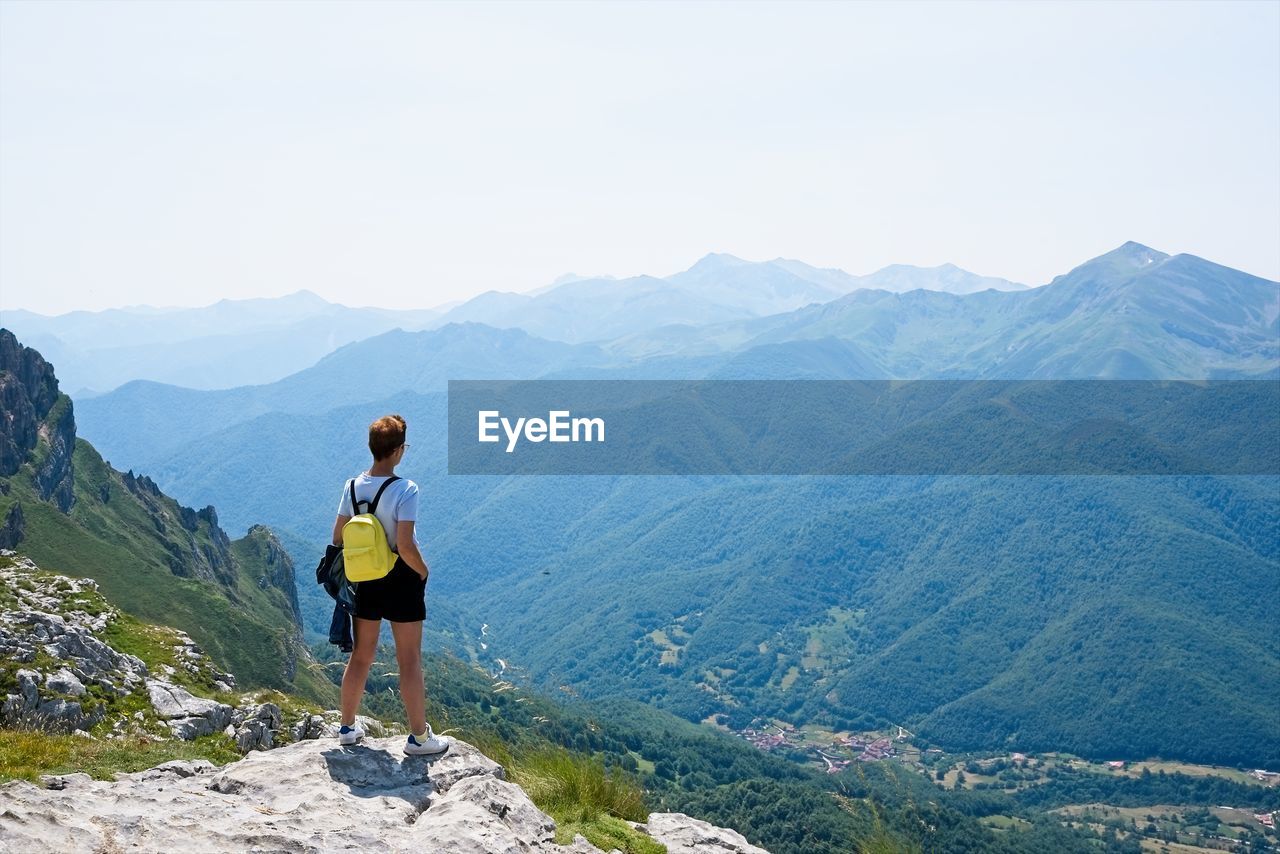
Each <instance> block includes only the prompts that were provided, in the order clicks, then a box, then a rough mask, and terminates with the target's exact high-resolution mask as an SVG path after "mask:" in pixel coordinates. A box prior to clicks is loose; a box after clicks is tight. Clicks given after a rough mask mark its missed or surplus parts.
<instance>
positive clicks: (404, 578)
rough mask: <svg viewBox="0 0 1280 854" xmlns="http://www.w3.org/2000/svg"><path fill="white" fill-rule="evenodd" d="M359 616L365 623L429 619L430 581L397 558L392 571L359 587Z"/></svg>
mask: <svg viewBox="0 0 1280 854" xmlns="http://www.w3.org/2000/svg"><path fill="white" fill-rule="evenodd" d="M356 616H357V617H359V618H360V619H362V620H388V621H390V622H392V623H416V622H419V621H421V620H425V619H426V618H427V580H426V579H425V578H423V577H422V576H420V575H418V573H416V572H414V571H413V569H412V568H411V567H410V566H409V564H407V563H405V562H404V558H400V557H397V558H396V565H395V566H393V567H392V568H391V572H389V573H387V574H386V575H384V576H383V577H382V578H375V579H373V580H372V581H361V582H360V583H359V584H357V585H356Z"/></svg>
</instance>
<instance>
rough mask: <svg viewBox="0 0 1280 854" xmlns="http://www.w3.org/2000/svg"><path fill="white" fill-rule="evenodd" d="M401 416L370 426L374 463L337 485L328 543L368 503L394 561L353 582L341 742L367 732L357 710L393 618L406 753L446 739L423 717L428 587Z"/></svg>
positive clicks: (338, 540)
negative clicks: (404, 472) (404, 469)
mask: <svg viewBox="0 0 1280 854" xmlns="http://www.w3.org/2000/svg"><path fill="white" fill-rule="evenodd" d="M405 429H406V425H405V421H404V419H403V418H401V417H400V416H399V415H386V416H383V417H382V418H379V419H378V420H377V421H375V422H373V423H372V424H370V425H369V450H370V451H371V452H372V453H373V465H371V466H370V467H369V470H368V471H365V472H362V473H361V474H359V475H357V476H356V477H354V478H352V479H350V480H348V481H347V482H346V484H344V485H343V487H342V499H341V500H340V501H339V503H338V518H337V519H335V520H334V523H333V543H334V545H342V528H343V526H344V525H346V524H347V522H348V521H349V520H350V519H351V517H352V516H355V515H356V514H357V513H358V512H361V511H359V509H358V508H357V506H356V505H366V509H365V510H364V511H363V512H366V513H369V512H372V513H373V515H374V516H376V517H377V519H378V522H379V523H381V525H382V529H383V531H385V532H386V537H387V544H388V545H390V546H391V551H392V552H394V553H395V554H396V561H395V566H393V567H392V569H391V572H390V573H388V574H387V575H385V576H383V577H382V578H377V579H373V580H371V581H361V582H360V584H359V587H358V588H357V590H358V593H357V596H356V613H355V619H354V620H353V623H354V627H355V643H354V646H353V648H352V650H351V658H350V660H348V661H347V669H346V671H345V672H344V673H343V674H342V727H341V729H340V730H339V731H338V741H339V742H340V743H342V744H355V743H356V742H357V741H359V740H360V739H361V738H362V737H363V736H364V731H363V730H362V729H361V728H360V726H359V724H357V723H356V710H357V709H358V708H359V707H360V697H361V696H362V695H363V694H364V686H365V681H366V680H367V679H368V678H369V668H370V667H372V666H373V657H374V653H375V652H376V651H377V647H378V635H379V633H380V631H381V629H382V620H386V621H387V622H389V623H390V624H391V635H392V637H393V638H395V642H396V663H397V664H398V665H399V669H400V697H401V699H402V700H403V701H404V710H405V714H406V716H407V717H408V719H409V727H410V730H411V735H410V736H409V737H408V739H407V740H406V741H405V745H404V752H405V753H408V754H411V755H421V754H428V753H441V752H443V751H445V750H447V749H448V747H449V745H448V742H446V741H445V740H444V739H442V738H440V737H438V736H436V735H434V734H433V733H432V732H431V725H430V724H428V723H427V710H426V704H427V701H426V690H425V687H424V685H423V682H422V621H423V620H425V619H426V616H427V606H426V589H427V575H428V573H429V570H428V568H427V562H426V561H425V560H423V559H422V553H421V552H419V551H418V542H417V539H416V537H415V534H414V522H415V521H416V520H417V518H418V485H417V484H416V483H414V482H413V481H411V480H408V479H407V478H401V477H399V476H398V475H396V473H395V469H396V466H397V465H399V464H400V461H401V460H402V459H403V458H404V453H405V451H406V450H407V449H408V447H409V445H408V443H407V442H405V440H404V439H405Z"/></svg>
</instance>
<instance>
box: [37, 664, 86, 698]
mask: <svg viewBox="0 0 1280 854" xmlns="http://www.w3.org/2000/svg"><path fill="white" fill-rule="evenodd" d="M44 687H46V688H48V689H49V690H50V691H57V692H58V693H59V694H67V695H69V696H72V697H83V696H84V694H85V687H84V683H83V682H81V681H80V680H79V679H77V678H76V675H75V674H74V673H72V672H71V671H70V670H68V669H67V668H65V667H64V668H62V669H61V670H59V671H57V672H56V673H50V674H49V675H48V677H46V678H45V680H44Z"/></svg>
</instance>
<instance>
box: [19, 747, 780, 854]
mask: <svg viewBox="0 0 1280 854" xmlns="http://www.w3.org/2000/svg"><path fill="white" fill-rule="evenodd" d="M449 742H450V748H449V751H448V752H447V753H445V754H443V755H441V756H440V757H437V758H432V757H418V756H405V755H403V753H402V751H401V747H402V745H403V741H402V740H401V739H400V738H388V739H366V740H365V741H364V742H362V743H361V744H359V745H356V746H353V747H342V746H340V745H338V744H337V742H336V740H333V739H319V740H311V741H300V742H297V743H295V744H290V745H287V746H284V747H280V748H277V749H275V750H271V751H266V752H254V753H251V754H249V755H248V756H246V757H245V758H244V759H242V760H240V761H239V762H233V763H231V764H229V765H226V766H222V767H218V766H215V765H212V764H211V763H209V762H205V761H193V762H183V761H179V762H168V763H165V764H164V765H160V766H157V767H156V768H152V769H150V770H147V771H142V772H140V773H137V774H120V775H117V779H116V781H115V782H106V781H95V780H91V779H90V778H89V777H88V776H87V775H85V774H69V775H64V776H59V777H46V778H45V780H44V783H45V785H44V786H37V785H33V784H31V783H27V782H21V781H19V782H13V783H7V784H5V785H3V786H0V851H60V852H81V851H83V852H102V851H146V852H150V851H155V852H166V854H167V852H174V851H181V852H184V854H189V853H190V852H219V854H221V852H229V851H264V852H266V851H269V852H307V854H312V852H315V854H321V853H322V852H329V851H353V850H355V851H361V852H383V851H386V852H393V851H394V852H398V851H405V852H408V851H412V852H431V854H479V852H494V853H495V854H498V852H501V854H516V852H562V853H563V854H590V852H598V851H599V849H597V848H596V847H594V846H593V845H591V844H589V843H588V842H586V840H584V839H582V838H581V837H578V838H577V839H575V840H574V843H573V844H572V845H567V846H565V845H557V844H556V843H555V841H554V836H555V824H554V822H553V821H552V820H551V818H550V817H549V816H547V815H546V814H545V813H543V812H542V811H541V810H539V809H538V808H537V807H536V806H534V804H533V802H532V801H531V800H530V799H529V797H528V795H526V794H525V793H524V790H522V789H521V788H520V787H519V786H516V785H514V784H512V783H510V782H507V781H506V780H505V779H504V776H505V775H504V772H503V769H502V767H501V766H500V765H498V764H497V763H496V762H494V761H493V760H491V759H489V758H488V757H486V756H484V755H483V754H482V753H480V751H478V750H476V749H475V748H474V747H472V746H471V745H469V744H467V743H465V742H462V741H457V740H455V739H449ZM649 820H650V824H651V825H653V830H652V832H653V835H654V836H655V838H657V839H659V841H662V842H666V839H664V838H662V837H668V838H670V839H671V842H670V843H667V844H668V845H669V846H670V847H669V850H670V852H671V854H741V853H742V852H750V854H755V852H761V851H762V849H759V848H755V847H752V846H749V845H747V844H746V841H745V840H743V839H742V837H741V836H738V834H736V833H734V832H733V831H729V830H724V829H721V828H714V827H712V826H711V825H709V824H706V823H705V822H699V821H697V820H696V819H691V818H689V817H688V816H682V815H680V814H677V813H655V814H654V815H652V816H650V819H649ZM640 827H641V828H642V829H644V828H645V825H641V826H640ZM681 828H684V829H686V830H688V829H690V828H691V829H692V830H691V831H690V833H692V835H688V834H686V835H684V836H682V835H680V834H681V833H682V832H683V831H681ZM717 840H718V841H717ZM690 845H692V846H694V847H689V846H690Z"/></svg>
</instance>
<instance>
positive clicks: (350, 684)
mask: <svg viewBox="0 0 1280 854" xmlns="http://www.w3.org/2000/svg"><path fill="white" fill-rule="evenodd" d="M351 622H352V624H353V630H354V632H355V643H354V644H353V646H352V650H351V658H349V659H348V660H347V669H346V670H344V671H343V672H342V723H343V725H344V726H351V725H352V724H353V723H355V722H356V711H357V710H358V709H359V708H360V698H361V697H362V696H364V683H365V680H367V679H368V678H369V668H371V667H373V656H374V653H376V652H377V651H378V632H379V630H380V629H381V628H382V621H381V620H362V619H360V618H359V617H356V618H355V619H354V620H352V621H351ZM392 625H394V623H393V624H392Z"/></svg>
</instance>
